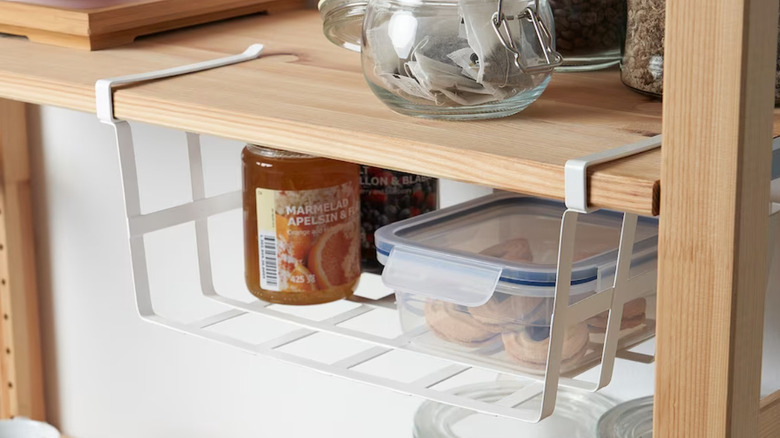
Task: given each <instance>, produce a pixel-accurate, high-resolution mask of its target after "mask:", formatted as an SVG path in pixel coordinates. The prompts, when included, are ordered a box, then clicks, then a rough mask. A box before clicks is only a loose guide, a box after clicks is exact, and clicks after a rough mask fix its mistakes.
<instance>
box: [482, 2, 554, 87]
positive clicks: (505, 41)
mask: <svg viewBox="0 0 780 438" xmlns="http://www.w3.org/2000/svg"><path fill="white" fill-rule="evenodd" d="M502 9H503V0H498V10H497V11H496V12H495V13H494V14H493V17H492V19H491V21H492V24H493V30H495V31H496V35H497V36H498V40H499V41H501V44H502V45H503V46H504V47H505V48H506V49H507V50H509V52H511V53H512V55H513V56H514V62H515V66H517V68H519V69H520V70H521V71H522V72H523V73H529V74H532V73H544V72H549V71H552V70H553V69H554V68H555V67H558V66H559V65H561V63H562V62H563V57H562V56H561V54H560V53H558V52H556V51H555V50H553V48H552V44H553V40H552V36H551V35H550V32H549V31H548V30H547V26H545V24H544V22H543V21H542V20H540V19H539V15H538V14H537V11H538V9H539V0H536V2H535V5H534V7H531V6H529V7H527V8H525V10H523V12H521V13H519V14H517V15H516V16H515V15H504V12H503V10H502ZM509 20H527V21H528V22H530V23H531V25H532V26H533V29H534V33H535V34H536V38H537V41H538V42H539V47H540V48H541V49H542V54H543V55H544V61H542V62H541V63H539V64H536V65H527V64H526V63H524V62H523V59H522V58H523V54H522V53H520V51H519V50H518V48H517V45H516V44H515V40H514V38H512V33H511V32H510V30H509ZM526 56H527V54H526Z"/></svg>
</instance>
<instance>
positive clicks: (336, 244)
mask: <svg viewBox="0 0 780 438" xmlns="http://www.w3.org/2000/svg"><path fill="white" fill-rule="evenodd" d="M241 161H242V168H243V179H244V181H243V198H244V254H245V263H246V265H245V271H246V284H247V287H248V288H249V291H250V292H251V293H252V294H253V295H255V296H256V297H258V298H260V299H261V300H264V301H268V302H271V303H279V304H319V303H326V302H330V301H335V300H339V299H342V298H347V297H349V296H351V295H352V293H353V292H354V291H355V289H356V288H357V284H358V280H359V278H360V167H359V166H358V165H357V164H352V163H346V162H343V161H337V160H331V159H327V158H319V157H313V156H309V155H303V154H298V153H294V152H286V151H279V150H275V149H270V148H266V147H262V146H256V145H247V146H246V147H245V148H244V150H243V152H242V154H241Z"/></svg>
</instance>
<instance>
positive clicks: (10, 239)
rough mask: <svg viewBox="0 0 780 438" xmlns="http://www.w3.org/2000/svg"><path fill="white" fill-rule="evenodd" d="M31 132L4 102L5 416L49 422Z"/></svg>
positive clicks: (1, 337) (1, 342)
mask: <svg viewBox="0 0 780 438" xmlns="http://www.w3.org/2000/svg"><path fill="white" fill-rule="evenodd" d="M26 126H27V125H26V123H25V104H23V103H20V102H13V101H9V100H5V99H0V384H2V387H0V416H2V417H3V418H10V417H11V416H24V417H28V418H32V419H35V420H40V421H45V419H46V418H45V417H46V415H45V402H44V388H43V364H42V357H41V344H40V342H41V341H40V324H39V312H38V290H37V285H36V276H35V242H34V237H33V236H34V233H33V228H32V226H33V224H32V204H31V202H32V201H31V197H30V173H29V172H30V170H29V169H30V167H29V160H28V152H27V132H26Z"/></svg>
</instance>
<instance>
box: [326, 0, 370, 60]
mask: <svg viewBox="0 0 780 438" xmlns="http://www.w3.org/2000/svg"><path fill="white" fill-rule="evenodd" d="M367 5H368V1H367V0H320V1H319V3H318V4H317V9H319V10H320V16H322V32H323V33H324V34H325V36H326V37H327V38H328V40H330V42H332V43H333V44H335V45H337V46H340V47H344V48H345V49H349V50H352V51H353V52H360V41H361V39H362V38H361V34H362V33H363V16H364V15H365V13H366V6H367Z"/></svg>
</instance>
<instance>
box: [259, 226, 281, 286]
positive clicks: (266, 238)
mask: <svg viewBox="0 0 780 438" xmlns="http://www.w3.org/2000/svg"><path fill="white" fill-rule="evenodd" d="M257 237H258V244H259V246H260V287H262V288H263V289H266V290H272V291H279V262H278V260H277V258H276V236H275V235H273V234H260V235H259V236H257Z"/></svg>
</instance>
